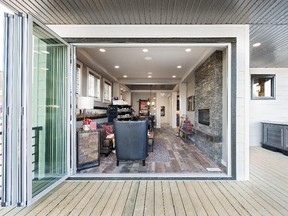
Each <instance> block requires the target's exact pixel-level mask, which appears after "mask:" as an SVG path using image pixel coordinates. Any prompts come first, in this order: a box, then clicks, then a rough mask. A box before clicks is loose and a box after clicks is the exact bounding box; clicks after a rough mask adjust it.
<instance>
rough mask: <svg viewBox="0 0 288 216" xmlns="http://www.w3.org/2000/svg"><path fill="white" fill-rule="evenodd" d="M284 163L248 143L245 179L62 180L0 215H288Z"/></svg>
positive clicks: (287, 169) (282, 158) (284, 158)
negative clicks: (31, 200) (247, 175)
mask: <svg viewBox="0 0 288 216" xmlns="http://www.w3.org/2000/svg"><path fill="white" fill-rule="evenodd" d="M176 157H177V159H178V160H179V162H180V161H181V159H180V158H179V157H178V156H177V155H176ZM287 164H288V157H287V156H284V155H283V154H281V153H277V152H272V151H268V150H266V149H263V148H260V147H251V148H250V180H249V181H243V182H241V181H225V180H222V181H219V180H217V181H216V180H214V181H168V180H165V181H164V180H163V181H161V180H153V181H152V180H151V181H149V180H141V181H140V180H139V181H132V180H129V181H112V180H111V181H108V180H107V181H99V180H98V181H96V180H95V181H93V180H90V181H65V182H64V183H62V184H60V185H59V186H57V187H56V188H55V189H54V190H52V191H51V192H49V193H48V194H47V195H46V196H45V197H43V198H41V199H40V200H38V201H37V202H35V203H34V204H32V205H30V206H28V207H20V208H19V207H8V208H3V207H1V208H0V215H9V216H10V215H17V216H18V215H41V216H42V215H105V216H106V215H115V216H116V215H117V216H118V215H123V216H124V215H125V216H126V215H137V216H138V215H145V216H146V215H155V216H156V215H157V216H158V215H201V216H202V215H233V216H234V215H241V216H242V215H253V216H254V215H273V216H274V215H288V175H287V173H288V166H287Z"/></svg>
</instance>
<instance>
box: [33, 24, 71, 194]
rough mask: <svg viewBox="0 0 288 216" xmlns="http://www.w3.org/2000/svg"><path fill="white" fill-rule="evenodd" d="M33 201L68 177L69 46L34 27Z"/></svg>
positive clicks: (34, 25) (39, 27)
mask: <svg viewBox="0 0 288 216" xmlns="http://www.w3.org/2000/svg"><path fill="white" fill-rule="evenodd" d="M32 56H33V70H32V113H31V116H32V197H34V196H36V195H37V194H39V193H40V192H42V191H43V190H45V189H46V188H48V187H49V186H50V185H52V184H53V183H55V182H57V181H58V180H60V179H61V178H63V177H64V176H66V175H67V142H68V137H67V130H68V128H67V118H68V115H67V106H68V104H67V83H66V81H67V79H66V76H67V73H66V72H67V56H68V54H67V45H65V44H63V42H61V41H60V40H59V39H57V38H55V37H54V36H53V35H51V34H50V33H48V32H47V31H45V30H43V28H42V27H41V26H40V25H38V24H37V23H35V22H34V23H33V53H32Z"/></svg>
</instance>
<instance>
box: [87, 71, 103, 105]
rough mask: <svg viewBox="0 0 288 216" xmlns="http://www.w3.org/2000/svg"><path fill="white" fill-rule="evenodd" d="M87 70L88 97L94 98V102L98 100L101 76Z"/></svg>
mask: <svg viewBox="0 0 288 216" xmlns="http://www.w3.org/2000/svg"><path fill="white" fill-rule="evenodd" d="M87 70H88V96H90V97H94V98H95V99H96V100H100V89H101V88H100V85H101V83H100V80H101V76H100V75H99V74H97V73H96V72H94V71H93V70H91V69H90V68H88V69H87Z"/></svg>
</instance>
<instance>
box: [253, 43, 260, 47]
mask: <svg viewBox="0 0 288 216" xmlns="http://www.w3.org/2000/svg"><path fill="white" fill-rule="evenodd" d="M260 45H261V43H255V44H253V47H258V46H260Z"/></svg>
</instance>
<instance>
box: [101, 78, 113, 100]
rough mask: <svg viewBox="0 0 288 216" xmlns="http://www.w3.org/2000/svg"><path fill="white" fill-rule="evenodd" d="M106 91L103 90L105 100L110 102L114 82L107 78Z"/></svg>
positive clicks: (104, 81)
mask: <svg viewBox="0 0 288 216" xmlns="http://www.w3.org/2000/svg"><path fill="white" fill-rule="evenodd" d="M103 84H104V92H103V102H107V103H110V102H111V98H112V83H111V82H109V81H108V80H106V79H103Z"/></svg>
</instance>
